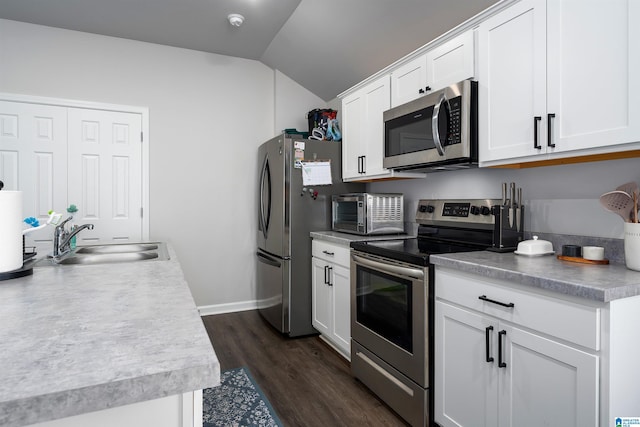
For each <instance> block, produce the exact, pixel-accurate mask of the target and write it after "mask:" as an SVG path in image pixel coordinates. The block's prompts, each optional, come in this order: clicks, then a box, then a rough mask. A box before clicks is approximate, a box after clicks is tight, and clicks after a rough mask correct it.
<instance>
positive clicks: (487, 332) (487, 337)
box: [484, 326, 493, 363]
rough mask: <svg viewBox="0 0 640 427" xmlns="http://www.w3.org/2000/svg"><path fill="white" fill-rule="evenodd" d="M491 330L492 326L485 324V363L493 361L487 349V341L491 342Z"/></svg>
mask: <svg viewBox="0 0 640 427" xmlns="http://www.w3.org/2000/svg"><path fill="white" fill-rule="evenodd" d="M491 331H493V326H487V327H486V328H484V339H485V349H486V359H487V363H491V362H493V357H491V350H490V349H489V343H490V342H491Z"/></svg>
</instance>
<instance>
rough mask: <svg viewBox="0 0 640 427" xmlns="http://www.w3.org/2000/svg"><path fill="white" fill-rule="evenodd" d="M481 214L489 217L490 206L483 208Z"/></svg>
mask: <svg viewBox="0 0 640 427" xmlns="http://www.w3.org/2000/svg"><path fill="white" fill-rule="evenodd" d="M480 213H481V214H482V215H484V216H487V215H489V214H490V213H491V208H489V206H483V207H481V208H480Z"/></svg>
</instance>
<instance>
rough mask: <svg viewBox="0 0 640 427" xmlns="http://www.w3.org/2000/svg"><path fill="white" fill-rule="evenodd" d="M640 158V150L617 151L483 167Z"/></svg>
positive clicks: (533, 166) (521, 167)
mask: <svg viewBox="0 0 640 427" xmlns="http://www.w3.org/2000/svg"><path fill="white" fill-rule="evenodd" d="M636 157H640V150H629V151H616V152H609V153H598V154H585V155H581V156H572V157H561V158H547V159H544V160H533V161H528V162H516V163H505V164H496V165H492V164H486V165H483V164H482V162H481V167H486V168H494V169H527V168H536V167H544V166H559V165H571V164H577V163H589V162H601V161H605V160H620V159H633V158H636Z"/></svg>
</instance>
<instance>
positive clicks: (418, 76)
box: [391, 55, 430, 107]
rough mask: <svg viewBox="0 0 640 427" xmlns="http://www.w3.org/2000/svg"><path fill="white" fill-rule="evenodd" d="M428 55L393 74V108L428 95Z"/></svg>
mask: <svg viewBox="0 0 640 427" xmlns="http://www.w3.org/2000/svg"><path fill="white" fill-rule="evenodd" d="M429 90H430V88H429V87H428V86H427V55H421V56H419V57H417V58H415V59H413V60H412V61H409V62H407V63H406V64H403V65H401V66H399V67H398V68H396V69H395V70H393V71H392V72H391V107H397V106H398V105H402V104H404V103H406V102H409V101H413V100H414V99H416V98H418V97H420V96H422V95H424V94H426V93H427V92H428V91H429Z"/></svg>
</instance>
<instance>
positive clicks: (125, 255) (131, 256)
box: [58, 252, 160, 265]
mask: <svg viewBox="0 0 640 427" xmlns="http://www.w3.org/2000/svg"><path fill="white" fill-rule="evenodd" d="M159 258H160V257H159V255H158V253H157V252H120V253H118V252H116V253H99V254H91V255H84V254H78V253H77V252H76V253H75V255H70V256H68V257H67V258H64V259H62V260H60V261H58V264H62V265H68V264H104V263H111V262H131V261H143V260H149V259H156V260H157V259H159Z"/></svg>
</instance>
